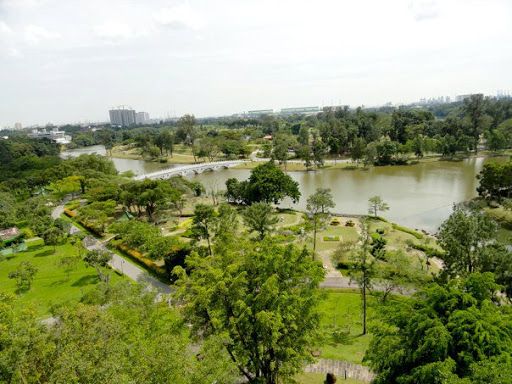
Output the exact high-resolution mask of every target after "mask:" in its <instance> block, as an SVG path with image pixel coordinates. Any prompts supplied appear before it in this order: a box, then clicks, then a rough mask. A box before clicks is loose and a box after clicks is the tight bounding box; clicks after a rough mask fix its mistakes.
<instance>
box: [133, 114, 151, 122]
mask: <svg viewBox="0 0 512 384" xmlns="http://www.w3.org/2000/svg"><path fill="white" fill-rule="evenodd" d="M148 122H149V113H147V112H137V114H136V115H135V123H136V124H146V123H148Z"/></svg>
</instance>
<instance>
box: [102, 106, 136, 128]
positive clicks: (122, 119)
mask: <svg viewBox="0 0 512 384" xmlns="http://www.w3.org/2000/svg"><path fill="white" fill-rule="evenodd" d="M108 113H109V115H110V124H111V125H116V126H119V127H129V126H130V125H134V124H135V123H136V115H135V110H133V109H131V108H130V107H125V106H120V107H117V108H112V109H111V110H110V111H108Z"/></svg>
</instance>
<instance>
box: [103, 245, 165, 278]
mask: <svg viewBox="0 0 512 384" xmlns="http://www.w3.org/2000/svg"><path fill="white" fill-rule="evenodd" d="M113 245H114V246H115V247H116V248H117V249H119V250H120V251H122V252H123V253H124V254H125V255H127V256H129V257H130V258H131V259H132V260H134V261H137V262H139V263H141V264H142V265H144V266H145V267H146V268H148V269H149V270H150V271H152V272H154V273H156V274H157V275H159V276H161V277H163V278H165V279H167V273H166V271H165V269H164V268H162V267H159V266H158V265H156V264H155V263H153V262H152V261H151V260H149V259H147V258H145V257H144V256H142V254H141V253H140V252H138V251H136V250H134V249H132V248H130V247H127V246H126V245H123V244H116V243H115V242H113Z"/></svg>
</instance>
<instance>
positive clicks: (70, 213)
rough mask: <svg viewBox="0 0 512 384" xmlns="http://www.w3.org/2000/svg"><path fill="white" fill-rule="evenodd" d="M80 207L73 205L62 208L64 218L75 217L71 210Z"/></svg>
mask: <svg viewBox="0 0 512 384" xmlns="http://www.w3.org/2000/svg"><path fill="white" fill-rule="evenodd" d="M79 206H80V204H73V205H70V206H69V207H67V208H64V213H65V214H66V216H68V217H75V216H76V213H75V212H73V209H75V208H78V207H79Z"/></svg>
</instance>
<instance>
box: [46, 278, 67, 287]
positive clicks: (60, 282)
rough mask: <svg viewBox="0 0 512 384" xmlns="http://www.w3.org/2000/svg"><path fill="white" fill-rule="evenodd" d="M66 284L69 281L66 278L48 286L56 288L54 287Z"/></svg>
mask: <svg viewBox="0 0 512 384" xmlns="http://www.w3.org/2000/svg"><path fill="white" fill-rule="evenodd" d="M67 282H69V280H68V279H67V277H66V278H64V279H62V280H56V281H54V282H53V283H51V284H50V285H49V286H50V287H53V286H56V285H62V284H66V283H67Z"/></svg>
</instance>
